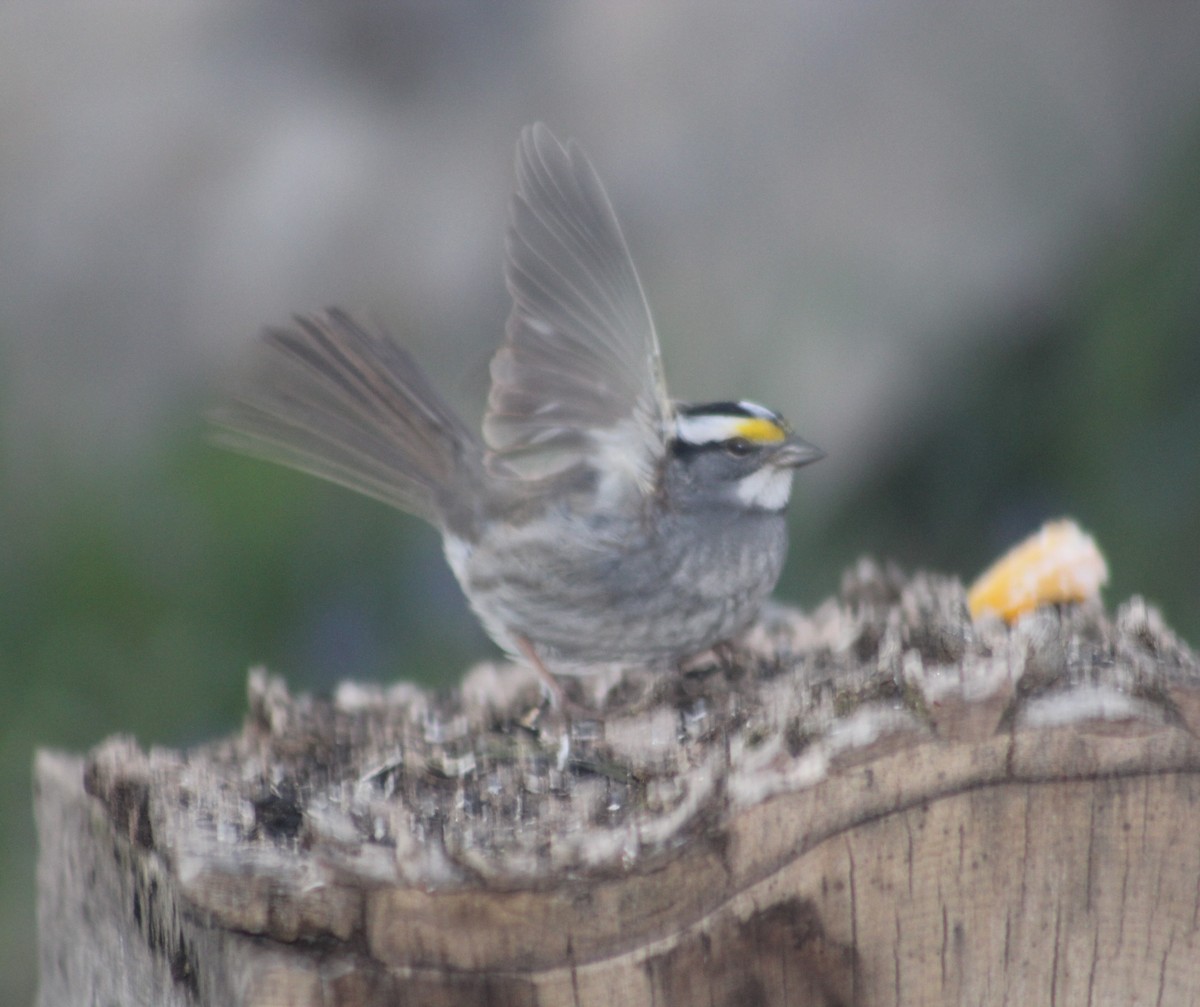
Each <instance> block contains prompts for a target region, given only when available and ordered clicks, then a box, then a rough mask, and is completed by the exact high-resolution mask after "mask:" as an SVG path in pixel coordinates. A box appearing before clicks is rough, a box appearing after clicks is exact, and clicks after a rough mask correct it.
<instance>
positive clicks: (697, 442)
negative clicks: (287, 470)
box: [212, 123, 823, 683]
mask: <svg viewBox="0 0 1200 1007" xmlns="http://www.w3.org/2000/svg"><path fill="white" fill-rule="evenodd" d="M505 280H506V286H507V288H508V291H509V294H510V295H511V299H512V306H511V310H510V313H509V316H508V320H507V324H506V326H505V330H504V337H503V341H502V343H501V345H500V346H499V348H498V350H497V351H496V352H495V355H494V356H493V358H492V360H491V365H490V377H491V386H490V391H489V393H488V399H487V408H486V413H485V416H484V419H483V425H482V431H481V432H479V433H476V432H474V431H472V430H470V429H468V427H467V426H466V424H465V423H464V422H463V421H462V420H461V419H460V418H459V416H458V415H457V414H456V412H455V411H454V410H453V409H452V408H451V407H450V406H449V405H448V404H447V402H446V401H445V399H444V398H443V397H442V396H441V395H440V394H439V393H438V392H437V391H436V389H435V388H434V387H433V385H432V384H431V382H430V381H429V379H428V378H427V377H426V376H425V374H424V373H423V372H422V371H421V369H420V368H419V366H418V365H417V363H416V361H415V360H414V359H413V357H412V356H411V355H410V354H409V353H408V351H407V350H405V349H404V348H403V347H402V346H400V345H399V344H398V343H397V342H395V341H394V340H393V339H392V338H391V337H390V336H389V335H388V334H387V333H386V332H384V331H383V330H382V328H381V327H379V326H378V325H376V324H374V323H371V322H367V321H364V320H362V319H361V318H359V317H356V316H355V315H353V314H351V313H350V312H347V311H345V310H343V309H340V308H330V309H326V310H323V311H320V312H317V313H314V314H309V315H297V316H296V317H295V318H294V320H293V323H292V324H289V325H285V326H280V327H271V328H267V329H265V330H264V332H263V334H262V337H261V339H260V340H258V342H257V344H256V349H255V351H254V353H253V356H252V358H251V359H250V360H249V361H247V362H246V364H245V366H243V367H242V368H240V369H239V371H238V377H237V379H236V380H235V381H234V382H233V384H232V387H231V388H230V389H229V390H228V393H227V395H226V397H225V400H224V402H223V403H222V404H221V405H220V406H219V407H218V408H217V409H216V410H215V412H214V414H213V416H212V419H213V420H214V421H215V423H216V430H217V439H218V440H219V441H220V442H222V443H223V444H224V445H225V446H228V447H231V448H234V449H235V450H238V451H241V452H243V453H248V454H251V455H255V456H258V457H260V458H265V459H268V460H271V461H274V462H279V463H283V464H286V465H289V466H291V467H294V468H297V469H301V470H304V471H307V472H309V473H312V474H314V475H317V476H320V477H323V478H325V479H328V480H332V481H333V482H336V483H340V484H343V485H344V486H347V487H349V488H351V489H354V490H357V491H359V492H362V493H365V494H367V495H369V496H372V497H375V498H378V499H380V500H383V501H385V502H386V503H388V504H391V505H393V506H395V507H397V508H399V509H400V510H402V511H405V512H408V513H410V514H413V515H415V516H417V517H420V518H423V519H425V520H426V521H428V522H429V523H430V524H432V525H433V526H434V527H435V528H437V529H438V530H439V531H440V532H441V535H442V538H443V545H444V552H445V556H446V559H447V561H448V563H449V566H450V569H451V570H452V571H453V573H454V575H455V577H456V578H457V580H458V583H459V584H460V586H461V588H462V590H463V593H464V595H465V596H466V598H467V601H468V602H469V604H470V606H471V608H472V610H473V611H474V612H475V614H476V615H477V616H478V618H479V620H480V622H481V623H482V625H483V627H484V629H485V630H486V631H487V633H488V635H489V636H490V637H491V638H492V639H493V640H494V641H495V642H496V643H497V644H498V645H499V646H500V648H501V649H502V650H504V651H505V652H506V653H508V654H509V655H511V656H513V657H515V658H518V659H520V658H524V659H525V660H526V661H528V662H529V663H530V664H532V665H533V667H534V668H535V670H537V672H538V673H539V674H540V675H542V676H543V678H544V679H548V680H549V681H550V682H551V683H553V682H555V681H557V676H571V675H585V674H587V673H589V672H590V671H594V670H596V669H597V668H601V667H611V666H613V665H619V666H631V665H642V666H650V667H670V666H672V665H673V666H675V667H679V666H680V664H681V663H682V662H684V661H686V660H687V659H688V658H690V657H694V656H696V655H698V654H703V653H705V652H707V651H709V650H711V649H713V648H714V647H718V646H720V645H725V644H730V643H732V642H733V641H735V640H736V639H737V638H738V637H739V636H740V635H741V634H742V633H744V632H745V631H746V630H747V628H748V627H749V626H750V625H751V624H752V622H753V621H754V619H755V618H756V616H757V615H758V613H759V611H760V609H761V607H762V605H763V603H764V602H765V600H766V599H767V598H768V596H769V595H770V594H771V592H772V591H773V590H774V588H775V585H776V582H777V580H778V578H779V574H780V572H781V569H782V567H783V563H784V559H785V556H786V553H787V546H788V535H787V526H786V520H785V512H786V509H787V506H788V502H789V498H790V496H791V492H792V484H793V476H794V474H795V472H796V470H797V469H799V468H800V467H801V466H804V465H807V464H809V463H811V462H814V461H816V460H818V459H819V458H821V457H823V452H822V451H821V450H820V449H818V448H816V447H815V446H813V445H812V444H810V443H809V442H807V441H805V440H803V439H802V438H800V437H799V436H797V435H796V434H795V433H794V432H793V430H792V428H791V427H790V426H789V424H788V423H787V421H786V420H785V419H784V418H783V416H782V415H780V414H779V413H778V412H776V411H774V410H772V409H768V408H766V407H765V406H761V405H758V404H756V403H754V402H750V401H747V400H729V401H721V402H711V403H704V404H687V403H682V402H677V401H675V400H673V399H672V398H671V397H670V396H669V395H668V393H667V387H666V383H665V380H664V377H663V366H662V354H661V351H660V347H659V339H658V336H657V334H656V331H655V327H654V324H653V321H652V320H651V316H650V311H649V307H648V305H647V301H646V297H645V294H644V292H643V289H642V284H641V281H640V279H639V278H638V274H637V271H636V269H635V268H634V264H633V260H632V258H631V257H630V253H629V249H628V246H627V244H626V241H625V237H624V235H623V233H622V230H621V227H620V224H619V223H618V220H617V217H616V214H615V212H614V210H613V206H612V203H611V201H610V200H609V197H608V194H607V193H606V191H605V189H604V186H603V184H602V183H601V181H600V179H599V176H598V175H597V173H596V170H595V169H594V168H593V166H592V163H591V161H590V160H589V159H588V157H587V155H586V154H585V153H584V152H583V150H582V149H581V147H580V146H579V144H578V143H577V142H576V141H574V140H571V141H568V142H567V143H565V144H564V143H561V142H560V141H559V140H558V139H557V138H556V137H555V136H554V134H553V133H552V132H551V131H550V130H549V129H548V128H547V127H546V126H545V125H543V124H541V123H535V124H533V125H531V126H527V127H525V128H524V129H523V130H522V131H521V133H520V136H519V139H518V143H517V153H516V185H515V191H514V193H513V195H512V199H511V203H510V212H509V222H508V228H507V233H506V241H505Z"/></svg>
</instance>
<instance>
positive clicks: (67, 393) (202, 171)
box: [0, 0, 1200, 1004]
mask: <svg viewBox="0 0 1200 1007" xmlns="http://www.w3.org/2000/svg"><path fill="white" fill-rule="evenodd" d="M51 6H52V5H42V4H34V3H32V2H30V3H24V2H18V3H13V4H9V5H6V6H5V7H4V9H3V10H2V11H0V94H2V95H3V96H4V97H3V100H2V104H0V117H2V118H0V126H2V127H3V137H4V142H3V144H0V235H2V240H0V689H2V694H3V696H4V702H3V703H2V704H0V746H2V754H3V759H2V760H0V823H2V825H0V842H2V843H3V857H2V859H0V1002H3V1003H13V1004H16V1003H25V1002H29V1000H30V998H31V997H32V995H33V990H34V987H35V983H36V966H35V961H36V959H35V948H34V941H35V932H34V928H33V925H32V924H33V917H34V878H33V871H34V857H35V840H34V832H33V824H32V814H31V792H30V768H31V758H32V754H33V751H34V749H35V748H36V747H38V746H55V747H64V748H69V749H74V750H77V751H83V750H85V749H87V748H88V747H90V746H91V745H93V744H95V743H96V742H98V741H99V740H100V739H102V738H104V737H105V736H107V735H109V734H112V733H114V732H122V733H128V734H132V735H135V736H136V737H137V738H138V739H139V740H140V741H141V742H142V743H143V744H147V745H149V744H169V745H187V744H191V743H195V742H199V741H202V740H205V739H208V738H212V737H214V736H218V735H221V734H224V733H227V732H229V731H231V730H234V729H236V728H237V726H238V724H239V722H240V718H241V716H242V711H243V706H244V686H245V677H246V671H247V668H248V667H249V666H251V665H252V664H255V663H265V664H267V665H268V666H269V667H270V668H271V669H272V670H274V671H276V672H279V673H281V674H283V675H284V676H285V677H286V678H287V679H288V681H289V682H290V683H291V685H292V686H293V687H294V688H296V689H316V690H327V689H330V688H332V687H333V685H334V684H335V683H336V682H338V681H340V680H342V679H344V678H357V679H370V680H378V681H392V680H395V679H397V678H414V679H418V680H420V681H423V682H428V683H438V684H449V683H452V682H453V681H455V680H456V679H457V677H458V676H459V675H461V673H462V671H463V670H464V669H465V668H466V667H468V666H469V664H470V663H471V662H472V661H474V660H477V659H479V658H482V657H487V656H491V655H492V653H493V651H492V649H491V645H490V644H489V643H488V642H487V641H486V639H485V638H484V637H483V635H482V633H481V632H480V631H479V630H478V628H477V627H476V626H475V624H474V622H473V620H472V619H471V618H470V616H469V614H467V612H466V610H465V606H464V604H463V602H462V599H461V597H460V595H459V593H458V589H457V587H456V585H455V584H454V582H453V580H452V578H451V577H450V575H449V573H448V572H447V571H446V569H445V566H444V564H443V562H442V560H441V555H440V543H439V542H438V540H437V537H436V535H435V534H434V533H433V532H432V531H430V530H429V529H428V528H426V527H424V526H422V525H421V524H420V523H419V522H417V521H415V520H412V519H407V518H404V517H400V516H398V515H396V514H395V513H393V512H390V511H388V510H387V509H386V508H385V507H383V506H381V505H379V504H376V503H373V502H371V501H367V500H362V499H358V498H356V497H354V496H353V495H351V494H349V493H346V492H345V491H342V490H340V489H337V488H334V487H330V486H325V485H323V484H320V483H318V482H316V481H315V480H312V479H308V478H306V477H304V476H300V475H296V474H293V473H290V472H286V471H281V470H278V469H274V468H272V467H270V466H267V465H264V464H260V463H256V462H253V461H248V460H245V459H242V458H237V457H232V456H227V455H224V454H222V453H221V452H219V451H217V450H215V449H213V448H211V447H210V446H208V444H207V443H206V441H205V434H204V430H203V425H202V421H201V417H202V415H203V412H204V410H205V408H206V407H207V406H208V404H209V403H210V402H211V401H212V399H213V397H214V395H215V394H216V389H217V387H218V386H219V383H220V379H221V375H222V374H223V373H224V372H225V371H226V370H227V369H228V368H229V367H231V366H234V365H235V362H236V359H237V357H238V354H239V353H240V352H241V351H243V350H244V349H245V347H246V346H247V344H248V342H249V341H250V340H251V339H252V338H253V335H254V333H255V332H256V331H257V329H258V328H259V327H260V326H261V325H263V324H266V323H273V322H278V321H280V320H282V319H284V318H286V317H287V314H288V313H289V312H291V311H301V310H312V309H314V308H318V307H321V306H323V305H325V304H328V303H341V304H345V305H347V306H349V307H353V308H360V309H366V310H369V311H371V312H373V313H374V314H375V316H376V317H378V318H379V319H380V320H382V321H383V322H384V323H385V324H386V325H388V326H389V327H390V328H392V329H393V331H395V332H396V333H397V335H398V337H399V338H401V339H402V340H403V341H404V342H405V343H406V344H408V345H410V346H411V347H412V348H413V350H414V352H415V353H416V355H417V357H418V359H420V360H421V361H422V362H423V363H427V364H428V367H429V369H430V371H431V372H432V374H433V376H434V378H435V380H436V381H437V382H438V383H439V384H440V385H441V386H442V387H443V388H444V389H445V390H446V391H447V394H448V396H449V397H450V399H451V400H452V401H454V402H455V403H456V404H458V405H460V406H461V407H462V408H463V411H464V413H466V414H467V415H468V416H471V417H472V418H476V417H477V416H478V415H479V411H480V409H481V404H482V401H483V398H484V395H485V391H486V367H487V361H488V358H489V356H490V353H491V351H492V350H493V349H494V347H495V345H496V343H497V341H498V340H499V338H500V333H501V331H502V326H503V320H504V316H505V313H506V310H507V309H506V301H505V294H504V289H503V283H502V279H501V272H500V261H501V254H502V234H503V226H504V214H505V212H506V199H507V193H508V190H509V188H510V186H511V181H512V179H511V158H512V146H513V143H514V141H515V138H516V133H517V130H518V129H519V127H520V126H521V125H522V124H524V123H525V122H528V121H531V120H533V119H537V118H541V119H545V120H546V121H547V122H548V123H549V124H550V125H551V126H552V128H554V129H555V130H556V131H558V132H559V133H561V134H564V135H575V136H578V137H579V138H580V140H581V141H582V142H583V143H584V144H585V146H586V147H587V149H588V150H589V152H590V153H591V155H592V158H593V160H594V161H595V162H596V164H597V166H598V168H599V170H600V173H601V175H602V176H603V177H604V178H605V180H606V182H607V184H608V186H609V189H610V192H611V195H612V197H613V201H614V203H615V205H616V208H617V211H618V214H619V215H620V217H621V218H622V221H623V222H624V224H625V227H626V232H627V237H628V239H629V243H630V245H631V248H632V250H633V254H634V257H635V259H636V260H637V262H638V264H639V268H640V270H641V272H642V279H643V282H644V285H645V287H646V289H647V292H648V296H649V298H650V302H651V306H652V308H653V310H654V312H655V316H656V319H657V322H658V326H659V330H660V333H661V336H662V341H663V345H664V352H665V355H666V365H667V373H668V377H669V379H670V380H671V382H672V385H673V391H674V392H675V394H677V395H678V396H680V397H681V398H687V399H699V400H703V399H714V398H728V397H749V398H754V399H758V400H760V401H764V402H767V403H769V404H771V405H773V406H776V407H777V408H779V409H781V410H782V411H784V412H785V414H787V415H788V416H789V418H791V419H792V421H793V423H794V425H795V426H796V427H797V429H798V430H799V431H800V432H801V433H802V434H803V435H804V436H806V437H808V438H809V439H811V440H813V441H814V442H816V443H818V444H820V445H821V446H822V447H824V448H825V449H826V450H827V451H828V452H829V458H828V459H827V460H826V461H824V462H822V463H821V465H819V466H816V467H814V468H812V469H806V470H805V471H804V472H803V474H802V476H801V479H800V483H799V487H798V491H797V494H796V497H795V501H796V506H795V507H794V513H793V536H792V554H791V558H790V561H789V564H788V568H787V571H786V573H785V576H784V580H783V583H782V584H781V586H780V591H779V594H780V596H781V597H782V598H784V599H786V600H790V601H793V602H796V603H799V604H802V605H812V604H815V603H817V602H819V601H820V600H821V599H822V598H824V597H826V596H828V595H829V594H830V593H832V592H834V591H835V590H836V589H837V586H838V581H839V576H840V573H841V571H842V570H843V569H844V568H845V567H846V566H847V565H849V564H850V563H852V562H853V560H854V559H855V558H856V557H857V556H859V555H861V554H864V553H870V554H873V555H876V556H878V557H882V558H891V559H895V560H896V561H898V562H899V563H901V564H902V565H903V566H906V567H909V568H913V567H918V566H919V567H929V568H934V569H938V570H944V571H948V572H952V573H957V574H960V575H962V576H963V577H965V578H966V577H970V576H973V575H974V574H975V573H976V572H978V571H979V570H980V569H981V568H982V567H983V566H984V565H985V564H986V563H987V562H989V561H990V560H991V559H992V558H994V557H995V556H996V555H997V554H998V553H999V552H1000V551H1001V550H1002V549H1004V548H1005V547H1007V546H1008V545H1010V544H1011V543H1013V542H1014V541H1016V540H1018V539H1019V538H1021V537H1023V536H1024V535H1026V534H1027V533H1029V532H1030V531H1032V530H1033V529H1034V528H1036V527H1037V526H1038V525H1039V524H1040V523H1041V522H1042V521H1043V520H1045V519H1046V518H1049V517H1055V516H1059V515H1070V516H1073V517H1075V518H1076V519H1077V520H1079V521H1080V523H1081V524H1082V525H1083V526H1084V527H1085V528H1087V529H1088V530H1089V531H1091V532H1092V533H1093V534H1094V535H1095V536H1096V538H1097V540H1098V542H1099V544H1100V546H1101V548H1102V549H1103V551H1104V552H1105V554H1106V555H1107V557H1108V559H1109V562H1110V567H1111V570H1112V582H1111V584H1110V587H1109V589H1108V591H1107V597H1108V599H1109V600H1110V602H1112V603H1116V602H1119V601H1120V600H1123V599H1124V598H1126V597H1127V596H1129V595H1130V594H1132V593H1135V592H1136V593H1141V594H1144V595H1146V596H1147V597H1149V598H1150V599H1151V600H1152V601H1154V602H1156V603H1157V604H1159V605H1160V606H1161V607H1162V608H1163V610H1164V612H1165V614H1166V616H1167V619H1168V621H1169V622H1170V623H1171V624H1172V625H1173V626H1174V627H1175V628H1176V629H1177V630H1178V631H1179V632H1180V633H1181V634H1182V635H1183V636H1184V637H1185V639H1188V640H1190V641H1191V642H1193V643H1196V642H1200V450H1198V449H1197V447H1198V445H1197V442H1198V439H1200V185H1197V176H1196V164H1197V163H1198V161H1200V61H1197V60H1196V59H1195V53H1196V51H1197V48H1198V44H1200V7H1196V6H1195V5H1129V4H1116V3H1094V2H1089V3H1084V2H1082V0H1080V2H1066V3H1061V4H1055V5H1053V9H1052V10H1050V9H1046V8H1045V5H1039V4H1035V3H1032V2H1000V3H998V4H991V5H988V6H987V9H986V10H983V9H972V10H969V11H968V10H966V9H963V8H961V7H959V6H957V5H951V4H945V3H935V2H931V0H898V2H896V3H891V4H887V5H858V6H855V7H854V8H853V9H849V8H848V7H847V5H844V4H841V3H835V2H827V3H812V4H807V3H806V4H792V3H785V2H783V0H752V2H750V3H747V4H740V5H736V6H734V5H729V4H725V3H720V2H717V0H704V2H699V3H689V4H670V3H668V4H661V5H660V4H654V5H641V4H636V5H635V4H611V5H610V4H605V5H543V4H536V3H530V2H515V0H514V2H509V3H466V2H460V3H455V2H449V3H439V4H429V3H419V2H408V3H406V2H397V3H388V4H382V3H381V4H361V5H359V4H355V5H343V4H337V3H323V4H319V3H310V4H305V3H302V4H295V3H287V4H285V3H268V2H262V0H252V2H249V3H247V2H245V0H239V2H237V3H234V2H232V0H230V2H223V3H217V2H214V3H209V4H188V5H177V6H169V5H152V4H137V3H133V4H130V3H116V2H113V0H105V2H100V3H96V4H91V5H87V6H86V7H85V6H83V5H71V6H69V7H67V6H64V7H61V8H60V7H58V6H57V5H53V9H49V8H50V7H51Z"/></svg>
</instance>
